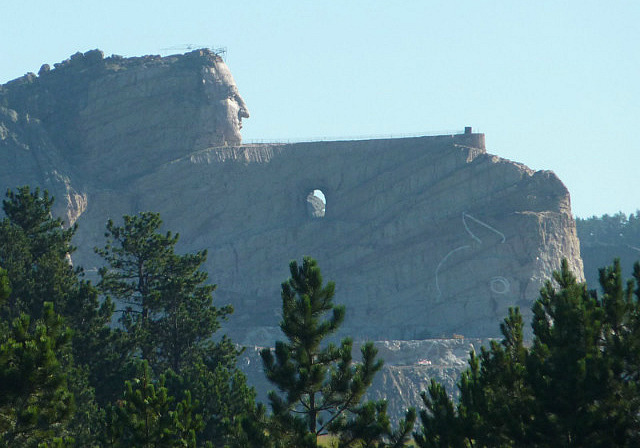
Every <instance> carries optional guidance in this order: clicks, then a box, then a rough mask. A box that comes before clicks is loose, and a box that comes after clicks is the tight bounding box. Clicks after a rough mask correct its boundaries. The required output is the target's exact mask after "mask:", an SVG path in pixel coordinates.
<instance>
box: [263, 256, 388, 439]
mask: <svg viewBox="0 0 640 448" xmlns="http://www.w3.org/2000/svg"><path fill="white" fill-rule="evenodd" d="M289 269H290V272H291V278H290V279H289V280H288V281H286V282H284V283H283V284H282V321H281V323H280V328H281V329H282V332H283V333H284V335H285V336H286V338H287V341H286V342H283V341H279V342H277V343H276V347H275V352H272V351H271V350H270V349H264V350H263V351H262V352H261V355H262V359H263V363H264V369H265V373H266V375H267V378H268V379H269V381H271V382H272V383H273V384H274V385H275V386H277V388H278V390H279V391H280V392H281V394H278V393H277V392H275V391H272V392H271V393H270V394H269V400H270V403H271V408H272V411H273V419H272V424H271V426H270V428H269V431H270V434H271V435H272V438H273V440H275V441H276V446H297V447H316V446H317V443H318V436H320V435H322V434H327V433H328V432H330V431H334V432H340V431H342V430H346V422H347V417H353V416H354V415H355V414H356V411H357V410H359V405H360V402H361V400H362V397H363V395H364V393H365V392H366V390H367V388H368V387H369V386H370V385H371V382H372V381H373V378H374V375H375V374H376V373H377V372H378V371H379V370H380V368H381V367H382V361H380V360H376V354H377V351H376V349H375V348H374V346H373V344H372V343H367V344H365V345H364V346H363V347H362V349H361V350H362V362H361V363H358V364H354V363H353V360H352V356H351V349H352V345H353V343H352V341H351V339H349V338H347V339H344V340H343V341H342V342H341V344H340V345H339V346H336V345H335V344H333V343H328V344H324V346H323V342H324V340H325V339H326V338H327V337H329V336H330V335H332V334H333V333H335V332H336V330H337V329H338V328H339V326H340V324H341V323H342V321H343V320H344V316H345V308H344V306H336V305H334V304H333V296H334V291H335V285H334V283H333V282H329V283H327V285H326V286H323V284H322V275H321V273H320V268H319V267H318V265H317V262H316V261H315V260H314V259H312V258H310V257H305V258H304V260H303V263H302V266H299V265H298V263H297V262H296V261H292V262H291V264H290V265H289ZM327 315H328V316H327Z"/></svg>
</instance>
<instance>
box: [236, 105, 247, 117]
mask: <svg viewBox="0 0 640 448" xmlns="http://www.w3.org/2000/svg"><path fill="white" fill-rule="evenodd" d="M238 117H239V118H249V111H248V110H247V109H245V108H244V107H241V108H240V110H239V111H238Z"/></svg>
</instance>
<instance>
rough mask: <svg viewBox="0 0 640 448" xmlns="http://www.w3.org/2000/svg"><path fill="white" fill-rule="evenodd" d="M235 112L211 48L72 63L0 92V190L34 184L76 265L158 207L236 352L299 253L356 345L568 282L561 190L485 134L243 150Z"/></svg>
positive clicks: (438, 330) (430, 329)
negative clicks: (561, 273) (199, 268)
mask: <svg viewBox="0 0 640 448" xmlns="http://www.w3.org/2000/svg"><path fill="white" fill-rule="evenodd" d="M248 116H249V112H248V109H247V106H246V105H245V103H244V100H243V99H242V98H241V97H240V95H239V93H238V90H237V87H236V85H235V82H234V81H233V77H232V76H231V73H230V72H229V70H228V68H227V67H226V65H225V64H224V61H222V59H221V58H220V57H219V56H218V55H216V54H215V53H213V52H211V51H208V50H197V51H195V52H191V53H187V54H185V55H175V56H169V57H159V56H145V57H140V58H122V57H117V56H112V57H109V58H104V57H103V55H102V53H101V52H99V51H97V50H94V51H90V52H87V53H84V54H81V53H78V54H76V55H74V56H72V57H71V58H70V59H69V60H67V61H64V62H62V63H60V64H56V65H55V66H54V68H50V67H48V66H43V68H42V69H41V70H40V73H39V74H38V75H35V74H28V75H25V76H24V77H22V78H19V79H16V80H14V81H11V82H9V83H7V84H4V85H2V86H0V187H2V188H3V189H6V188H15V187H16V186H19V185H24V184H30V185H32V186H40V187H42V188H47V189H48V190H49V191H50V192H51V193H52V194H53V195H54V196H55V197H56V198H57V206H58V210H57V211H58V213H59V214H60V215H61V216H64V217H65V218H66V220H67V222H69V223H73V222H77V223H78V224H79V232H78V235H77V239H76V241H75V244H76V245H77V246H78V248H79V249H78V251H77V253H76V254H75V255H74V263H76V264H79V265H82V266H84V267H85V268H86V269H87V270H88V271H89V273H91V272H93V270H95V269H96V268H97V267H98V266H99V265H100V260H99V259H97V258H96V256H95V254H94V253H93V247H94V246H101V245H103V244H104V241H103V239H102V235H103V230H104V225H105V222H106V221H107V219H108V218H114V219H116V220H117V219H119V218H120V217H121V216H122V215H123V214H135V213H137V212H139V211H146V210H152V211H157V212H160V213H161V215H162V217H163V220H164V222H165V225H166V228H167V229H170V230H174V231H179V232H180V235H181V240H180V249H181V250H183V251H193V250H200V249H208V250H209V261H208V263H207V265H206V268H207V269H208V271H209V273H210V276H211V278H212V279H213V281H215V283H217V285H218V289H217V292H216V300H217V302H218V303H219V304H222V303H231V304H232V305H233V306H234V308H235V314H234V316H233V317H232V319H231V320H230V321H229V323H228V324H227V325H226V327H225V331H226V332H227V333H229V334H230V335H231V336H232V337H233V338H234V340H235V341H237V342H239V343H242V344H251V345H261V346H265V345H271V344H273V342H274V341H275V340H276V339H278V338H280V337H281V336H280V333H279V329H278V322H279V320H280V306H281V300H280V295H279V289H280V283H281V282H282V281H284V280H285V279H286V278H287V277H288V263H289V261H290V260H291V259H294V258H295V259H301V258H302V256H303V255H310V256H312V257H314V258H316V259H317V260H318V262H319V265H320V267H321V268H322V272H323V274H324V277H325V279H326V280H333V281H335V282H336V285H337V289H336V298H335V301H336V303H341V304H345V305H346V306H347V318H346V321H345V323H344V325H343V327H342V332H341V334H340V336H347V335H348V336H352V337H353V338H354V339H356V340H365V339H373V340H380V341H390V340H406V341H409V340H425V339H432V338H454V336H455V338H456V339H460V338H487V337H495V336H498V331H499V323H500V322H501V320H502V319H503V318H504V317H505V316H506V314H507V310H508V308H509V307H512V306H519V307H520V308H521V309H522V310H523V311H524V314H525V316H526V315H527V313H528V312H529V309H530V306H531V304H532V302H533V300H535V298H536V297H537V294H538V290H539V288H540V287H541V285H542V283H543V282H544V281H545V280H546V279H547V278H549V276H550V273H551V272H552V271H553V270H554V269H557V268H559V265H560V260H561V258H563V257H564V258H567V259H568V261H569V265H570V266H571V268H572V269H573V271H574V272H575V273H576V274H577V275H578V276H579V277H582V275H583V274H582V270H583V269H582V261H581V259H580V250H579V242H578V239H577V237H576V228H575V222H574V219H573V217H572V214H571V206H570V198H569V193H568V191H567V189H566V188H565V186H564V185H563V184H562V182H561V181H560V180H559V179H558V178H557V177H556V175H555V174H554V173H553V172H550V171H533V170H531V169H529V168H527V167H526V166H524V165H522V164H519V163H516V162H512V161H509V160H505V159H502V158H500V157H498V156H495V155H491V154H489V153H487V151H486V148H485V139H484V135H483V134H478V133H472V132H471V130H470V129H468V130H467V132H465V133H461V134H457V135H443V136H425V137H417V138H399V139H378V140H360V141H332V142H306V143H295V144H253V145H242V143H241V137H240V128H241V123H242V119H243V118H247V117H248ZM314 190H321V191H322V193H323V194H324V196H325V200H326V203H324V204H323V203H322V201H321V200H319V199H318V198H317V197H316V196H313V194H312V193H313V192H314ZM466 346H468V344H467V345H466ZM396 383H397V381H396Z"/></svg>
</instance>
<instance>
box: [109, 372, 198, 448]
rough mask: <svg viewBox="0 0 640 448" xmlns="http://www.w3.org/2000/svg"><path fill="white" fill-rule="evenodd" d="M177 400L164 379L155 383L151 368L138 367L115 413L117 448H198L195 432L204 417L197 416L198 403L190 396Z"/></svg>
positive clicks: (114, 432) (114, 433)
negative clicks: (177, 447) (176, 401)
mask: <svg viewBox="0 0 640 448" xmlns="http://www.w3.org/2000/svg"><path fill="white" fill-rule="evenodd" d="M174 402H175V398H174V397H173V396H172V395H170V394H169V390H168V389H167V387H165V376H164V375H160V377H159V378H158V379H157V380H154V378H153V374H152V372H151V369H150V368H149V364H148V363H147V362H146V361H140V362H139V363H138V374H137V376H136V378H135V379H134V380H133V381H127V382H126V383H125V392H124V396H123V398H122V400H121V401H119V402H118V404H117V405H116V406H117V407H116V409H115V418H114V419H113V420H112V425H113V426H115V427H114V428H111V431H110V432H111V435H112V437H113V439H112V445H113V446H114V447H123V448H124V447H130V446H135V447H139V448H162V447H166V448H173V447H176V446H179V447H185V448H195V447H196V432H198V431H200V430H202V427H203V423H202V416H201V415H199V414H196V413H195V412H194V410H195V408H196V407H197V403H194V402H193V401H192V399H191V394H190V393H189V392H187V394H186V396H185V398H184V399H183V400H182V401H180V402H178V403H177V404H175V403H174Z"/></svg>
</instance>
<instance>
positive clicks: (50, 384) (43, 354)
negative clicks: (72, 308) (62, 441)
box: [0, 302, 74, 447]
mask: <svg viewBox="0 0 640 448" xmlns="http://www.w3.org/2000/svg"><path fill="white" fill-rule="evenodd" d="M43 306H44V310H43V311H42V312H41V313H40V315H41V318H40V319H38V321H36V322H35V323H32V322H31V318H30V316H28V315H26V314H24V313H23V314H22V315H20V316H19V317H17V318H16V319H14V321H13V323H12V325H11V330H10V332H9V333H8V334H3V335H2V340H1V341H0V434H1V435H0V442H1V443H4V444H6V446H11V447H36V446H37V445H38V443H40V442H46V441H50V442H53V438H54V437H59V436H63V435H64V434H65V433H66V425H65V424H66V423H67V422H68V421H69V420H70V418H71V417H72V415H73V412H74V399H73V395H72V393H71V392H70V391H69V388H68V384H67V374H66V373H65V369H64V359H63V358H64V357H66V356H70V342H71V332H70V331H69V329H68V328H66V327H65V325H64V323H63V319H62V318H61V317H60V316H59V315H57V314H56V313H55V312H54V310H53V305H52V304H51V303H46V302H45V304H44V305H43Z"/></svg>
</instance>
